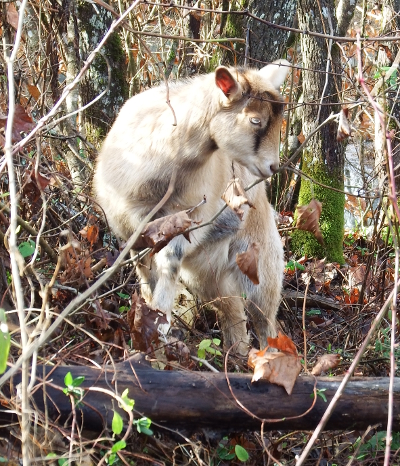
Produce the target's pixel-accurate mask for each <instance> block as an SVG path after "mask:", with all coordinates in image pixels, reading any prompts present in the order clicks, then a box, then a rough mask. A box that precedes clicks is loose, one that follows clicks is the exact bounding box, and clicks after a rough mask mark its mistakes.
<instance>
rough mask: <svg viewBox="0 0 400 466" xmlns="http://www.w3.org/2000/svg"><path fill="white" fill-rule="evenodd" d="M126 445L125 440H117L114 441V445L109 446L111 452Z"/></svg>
mask: <svg viewBox="0 0 400 466" xmlns="http://www.w3.org/2000/svg"><path fill="white" fill-rule="evenodd" d="M125 447H126V442H125V440H119V441H118V442H115V443H114V445H113V446H112V448H111V453H116V452H117V451H120V450H123V449H124V448H125Z"/></svg>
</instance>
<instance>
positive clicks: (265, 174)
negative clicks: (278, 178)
mask: <svg viewBox="0 0 400 466" xmlns="http://www.w3.org/2000/svg"><path fill="white" fill-rule="evenodd" d="M250 171H251V172H252V173H253V175H255V176H258V177H259V178H263V179H264V180H265V179H267V178H269V177H271V176H272V175H273V172H272V170H271V169H267V170H266V172H262V171H261V170H260V169H259V168H258V167H252V169H251V170H250Z"/></svg>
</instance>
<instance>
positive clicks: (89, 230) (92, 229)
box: [79, 225, 99, 247]
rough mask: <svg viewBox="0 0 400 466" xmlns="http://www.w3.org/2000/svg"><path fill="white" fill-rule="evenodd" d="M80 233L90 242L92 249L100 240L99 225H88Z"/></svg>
mask: <svg viewBox="0 0 400 466" xmlns="http://www.w3.org/2000/svg"><path fill="white" fill-rule="evenodd" d="M79 233H80V235H81V236H82V237H83V238H86V239H87V240H88V241H89V243H90V245H91V246H92V247H93V245H94V243H96V242H97V240H98V239H99V227H98V226H97V225H86V226H85V227H84V228H82V230H80V232H79Z"/></svg>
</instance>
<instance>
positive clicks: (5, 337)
mask: <svg viewBox="0 0 400 466" xmlns="http://www.w3.org/2000/svg"><path fill="white" fill-rule="evenodd" d="M0 311H1V312H2V314H3V315H4V309H0ZM4 318H5V316H4ZM10 341H11V336H10V334H9V333H8V326H7V324H6V323H5V321H3V320H2V318H0V374H3V373H4V372H5V371H6V369H7V359H8V353H9V351H10Z"/></svg>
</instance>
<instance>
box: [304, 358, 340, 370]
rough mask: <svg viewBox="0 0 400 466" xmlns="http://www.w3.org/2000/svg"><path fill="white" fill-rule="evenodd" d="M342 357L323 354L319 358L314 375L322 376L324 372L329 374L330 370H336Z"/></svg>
mask: <svg viewBox="0 0 400 466" xmlns="http://www.w3.org/2000/svg"><path fill="white" fill-rule="evenodd" d="M339 362H340V356H339V355H338V354H323V355H322V356H321V357H320V358H318V361H317V363H316V364H315V366H314V368H313V370H312V371H311V374H312V375H321V373H322V372H328V371H329V369H334V368H335V367H337V366H338V365H339Z"/></svg>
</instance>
